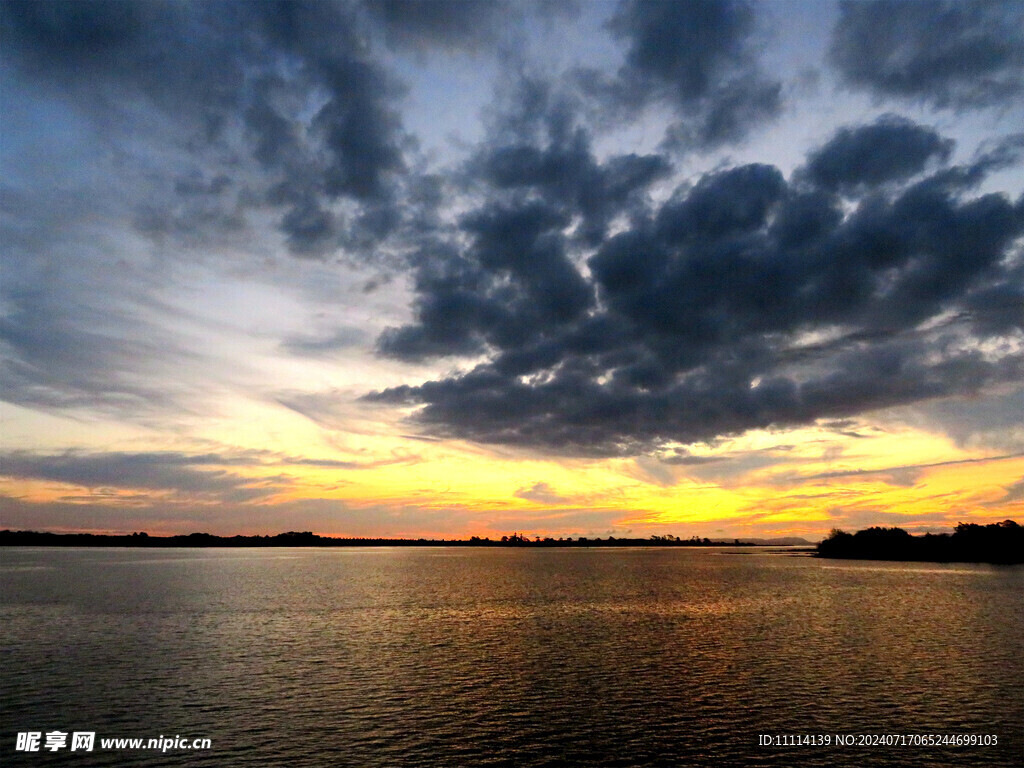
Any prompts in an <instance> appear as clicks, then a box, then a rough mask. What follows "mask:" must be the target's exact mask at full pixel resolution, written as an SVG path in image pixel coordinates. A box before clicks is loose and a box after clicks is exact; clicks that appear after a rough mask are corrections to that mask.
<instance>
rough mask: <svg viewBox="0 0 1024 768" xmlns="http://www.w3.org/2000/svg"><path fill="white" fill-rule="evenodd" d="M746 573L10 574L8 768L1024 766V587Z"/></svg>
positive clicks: (309, 560)
mask: <svg viewBox="0 0 1024 768" xmlns="http://www.w3.org/2000/svg"><path fill="white" fill-rule="evenodd" d="M745 552H746V554H739V553H736V552H730V551H729V550H706V549H700V550H694V549H612V550H610V549H571V550H557V549H555V550H533V549H454V548H431V549H414V548H387V547H383V548H365V549H262V550H259V549H235V550H231V549H216V550H188V549H178V550H124V549H79V550H63V549H6V550H3V551H0V577H2V579H0V587H2V589H0V597H2V605H0V638H2V658H0V692H2V704H3V709H2V720H0V722H2V725H0V762H2V763H3V764H4V765H41V764H56V763H60V764H62V765H69V766H100V765H146V766H159V765H168V766H171V765H173V766H184V765H188V766H193V765H198V766H202V765H230V766H250V765H251V766H257V765H258V766H268V765H271V766H273V765H289V766H292V765H295V766H360V767H362V766H382V767H383V766H388V767H389V768H391V767H395V766H477V765H479V766H561V765H580V766H648V765H658V766H661V765H670V766H671V765H679V766H689V765H737V766H761V765H780V766H781V765H786V766H790V765H801V766H805V765H806V766H832V765H858V766H905V765H919V766H967V765H984V766H1014V767H1015V768H1016V767H1018V766H1020V765H1024V725H1022V724H1024V600H1022V599H1021V598H1022V593H1024V568H1021V567H1002V568H997V567H989V566H982V565H959V564H958V565H929V564H910V563H869V562H846V561H843V562H839V561H820V560H814V559H810V558H797V557H786V556H780V555H770V554H750V550H745ZM54 729H59V730H62V731H67V732H71V731H75V730H82V731H95V732H96V733H97V739H99V738H101V737H144V738H147V739H148V738H151V737H152V738H156V737H158V736H169V737H173V736H175V735H181V736H186V737H189V738H190V739H191V738H193V737H197V738H198V737H202V738H209V739H210V740H211V743H212V749H210V750H209V751H181V750H177V751H175V750H172V751H168V752H167V753H165V754H160V753H159V752H156V751H150V752H147V751H145V750H135V751H119V752H115V751H102V750H100V749H98V747H99V742H98V741H97V750H96V751H94V752H92V753H83V752H81V751H76V752H74V753H71V752H69V751H68V750H67V749H65V750H63V751H60V752H58V753H56V754H52V753H49V752H45V751H44V752H39V753H31V754H26V753H21V752H15V751H14V747H15V734H16V733H17V732H19V731H43V732H46V731H51V730H54ZM862 733H870V734H878V733H894V734H978V735H985V734H994V735H996V736H997V737H998V741H999V743H998V745H997V746H994V747H992V746H990V747H955V746H937V747H930V748H928V747H920V746H918V747H910V746H903V747H900V746H894V747H870V748H869V747H864V746H848V747H847V746H844V747H837V746H835V743H834V742H833V745H832V746H827V747H826V746H821V747H818V746H815V747H810V746H799V747H797V746H788V747H782V746H779V747H776V746H764V747H762V746H759V743H758V737H759V736H760V735H761V734H771V735H781V734H787V735H792V734H828V735H830V736H834V735H835V734H862Z"/></svg>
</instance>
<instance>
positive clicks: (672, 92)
mask: <svg viewBox="0 0 1024 768" xmlns="http://www.w3.org/2000/svg"><path fill="white" fill-rule="evenodd" d="M608 27H609V29H610V30H611V32H612V34H613V35H614V36H615V37H616V38H618V39H619V40H621V41H623V42H624V43H625V45H626V51H625V61H624V63H623V65H622V67H621V68H620V69H619V72H618V73H617V75H616V76H615V77H614V78H607V77H605V76H603V75H602V74H601V73H598V72H594V71H585V72H583V73H582V82H583V83H584V84H585V86H586V87H587V89H588V90H589V91H590V92H591V93H592V94H593V95H596V96H599V97H601V98H602V99H604V100H605V101H606V102H607V104H608V106H609V107H610V108H611V109H612V110H613V111H614V110H624V111H626V112H632V111H635V110H636V109H637V108H640V107H643V106H645V105H647V104H652V103H662V104H668V105H670V106H671V107H673V108H674V109H675V110H676V111H677V113H678V115H679V118H680V119H679V121H678V122H677V123H675V124H674V125H673V126H671V127H670V128H669V130H668V133H667V135H666V143H667V146H670V147H672V148H674V149H678V150H690V149H694V148H697V149H710V148H713V147H716V146H719V145H722V144H725V143H729V142H735V141H739V140H741V139H743V138H744V137H745V136H746V135H747V134H748V133H749V132H750V131H751V130H752V129H753V128H754V127H755V126H757V125H759V124H762V123H764V122H765V121H768V120H771V119H773V118H774V117H775V116H777V115H778V114H779V112H780V111H781V108H782V86H781V83H780V82H778V81H776V80H772V79H770V78H767V77H765V76H764V74H763V73H762V72H761V69H760V66H759V63H758V55H757V44H756V42H757V35H758V32H759V29H758V28H759V19H758V17H757V13H756V10H755V6H754V5H753V4H751V3H747V2H743V1H742V0H695V1H694V2H687V3H667V2H658V1H657V0H626V1H625V2H622V3H621V4H620V5H619V7H618V10H617V12H616V13H615V15H614V16H613V17H612V19H611V20H610V21H609V24H608Z"/></svg>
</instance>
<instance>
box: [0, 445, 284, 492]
mask: <svg viewBox="0 0 1024 768" xmlns="http://www.w3.org/2000/svg"><path fill="white" fill-rule="evenodd" d="M237 463H239V462H237V461H232V460H230V459H228V458H224V457H221V456H217V455H215V454H202V455H196V456H190V455H187V454H181V453H174V452H154V453H92V454H83V453H75V452H68V453H63V454H56V455H41V454H34V453H28V452H22V451H15V452H10V453H6V454H4V455H3V456H2V458H0V474H3V476H5V477H10V478H16V479H22V480H48V481H54V482H58V483H67V484H69V485H77V486H82V487H85V488H90V489H93V488H126V489H133V490H150V491H168V492H174V493H179V494H182V495H186V496H191V497H195V498H206V497H210V498H216V499H218V500H223V501H227V502H245V501H253V500H256V499H260V498H264V497H268V496H273V495H275V494H277V493H280V492H281V491H282V490H283V489H284V488H285V487H286V486H287V485H288V482H289V481H288V480H287V479H286V478H282V477H274V478H246V477H243V476H241V475H238V474H235V473H233V472H228V471H226V470H223V469H196V467H204V466H206V467H208V466H210V465H222V464H226V465H230V464H237Z"/></svg>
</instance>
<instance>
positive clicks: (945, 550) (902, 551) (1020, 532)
mask: <svg viewBox="0 0 1024 768" xmlns="http://www.w3.org/2000/svg"><path fill="white" fill-rule="evenodd" d="M818 557H834V558H844V559H856V560H918V561H920V560H926V561H931V562H940V563H941V562H947V563H952V562H958V563H1000V564H1010V563H1024V527H1021V526H1020V525H1018V524H1017V523H1016V522H1014V521H1013V520H1004V521H1003V522H1001V523H992V524H990V525H977V524H976V523H960V524H959V525H958V526H957V527H956V530H955V531H954V532H953V533H951V534H950V533H940V534H932V533H927V534H925V535H924V536H912V535H911V534H909V533H907V532H906V531H905V530H903V529H902V528H882V527H877V526H876V527H873V528H867V529H865V530H862V531H857V532H856V533H852V534H851V533H846V532H845V531H840V530H834V531H832V533H831V534H830V535H829V537H828V538H827V539H825V540H824V541H822V542H821V543H820V544H818Z"/></svg>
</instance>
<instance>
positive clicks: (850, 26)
mask: <svg viewBox="0 0 1024 768" xmlns="http://www.w3.org/2000/svg"><path fill="white" fill-rule="evenodd" d="M840 9H841V10H840V18H839V21H838V23H837V25H836V28H835V30H834V31H833V36H832V45H831V48H830V51H829V57H830V60H831V63H832V65H833V66H834V67H835V68H836V70H837V71H838V72H839V75H840V76H841V77H842V79H843V80H844V81H845V82H846V83H847V84H848V85H849V86H851V87H854V88H862V89H866V90H868V91H871V92H872V93H874V94H876V95H878V96H885V97H898V98H907V99H913V100H919V101H924V102H928V103H931V104H933V105H935V106H938V107H953V108H965V107H983V106H994V105H1000V104H1003V105H1005V104H1007V103H1008V102H1009V100H1011V99H1016V98H1018V97H1019V96H1020V94H1021V92H1022V88H1024V32H1022V30H1024V4H1022V3H1020V2H1018V1H1017V0H1010V1H1009V2H1007V1H1006V0H958V1H957V2H950V1H949V0H917V1H916V2H901V1H900V0H871V1H870V2H844V3H842V5H841V6H840Z"/></svg>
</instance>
